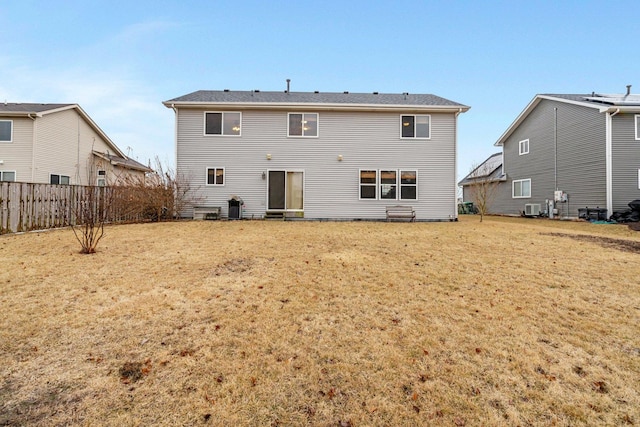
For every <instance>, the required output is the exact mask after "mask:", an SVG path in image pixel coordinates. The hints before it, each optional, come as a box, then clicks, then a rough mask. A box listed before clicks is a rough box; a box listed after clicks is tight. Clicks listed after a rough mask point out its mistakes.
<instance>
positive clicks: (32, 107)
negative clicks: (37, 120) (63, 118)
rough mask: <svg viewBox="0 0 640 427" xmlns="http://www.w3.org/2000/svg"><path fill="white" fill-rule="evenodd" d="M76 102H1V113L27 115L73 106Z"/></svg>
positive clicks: (5, 114)
mask: <svg viewBox="0 0 640 427" xmlns="http://www.w3.org/2000/svg"><path fill="white" fill-rule="evenodd" d="M74 105H75V104H35V103H15V102H10V103H7V102H5V103H0V114H2V115H3V116H9V115H10V116H27V115H29V114H38V113H43V112H46V111H51V110H59V109H64V108H71V107H73V106H74Z"/></svg>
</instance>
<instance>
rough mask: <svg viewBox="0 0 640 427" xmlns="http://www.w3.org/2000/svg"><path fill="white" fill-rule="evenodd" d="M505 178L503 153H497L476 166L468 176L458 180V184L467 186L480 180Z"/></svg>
mask: <svg viewBox="0 0 640 427" xmlns="http://www.w3.org/2000/svg"><path fill="white" fill-rule="evenodd" d="M504 179H505V176H504V174H503V173H502V153H495V154H492V155H491V156H489V158H488V159H487V160H485V161H484V162H482V163H480V164H479V165H478V166H477V167H475V168H474V169H473V170H472V171H471V172H469V174H468V175H467V176H465V177H464V179H462V181H460V182H458V185H460V186H463V187H464V186H465V185H469V184H473V183H474V182H478V181H502V180H504Z"/></svg>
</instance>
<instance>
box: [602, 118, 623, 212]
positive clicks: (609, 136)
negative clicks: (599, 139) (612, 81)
mask: <svg viewBox="0 0 640 427" xmlns="http://www.w3.org/2000/svg"><path fill="white" fill-rule="evenodd" d="M619 112H620V109H619V108H618V109H616V111H614V112H613V113H610V112H609V111H607V115H606V116H605V129H606V130H605V139H606V141H605V177H606V203H607V215H611V214H612V213H613V159H612V157H613V116H615V115H616V114H618V113H619Z"/></svg>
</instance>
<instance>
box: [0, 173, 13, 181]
mask: <svg viewBox="0 0 640 427" xmlns="http://www.w3.org/2000/svg"><path fill="white" fill-rule="evenodd" d="M15 180H16V172H15V171H0V181H8V182H13V181H15Z"/></svg>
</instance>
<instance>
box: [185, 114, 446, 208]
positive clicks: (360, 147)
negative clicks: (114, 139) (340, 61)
mask: <svg viewBox="0 0 640 427" xmlns="http://www.w3.org/2000/svg"><path fill="white" fill-rule="evenodd" d="M204 111H205V110H200V109H184V108H182V109H179V110H178V114H177V126H178V127H177V134H178V137H177V142H176V143H177V154H178V155H177V171H178V173H179V174H180V175H182V176H185V177H186V178H187V179H188V180H189V181H190V183H191V185H192V186H193V187H194V192H193V194H194V195H196V199H197V200H196V201H195V203H194V204H195V205H203V206H220V207H222V216H223V217H224V216H227V210H228V209H227V201H228V199H229V198H230V197H231V196H232V195H237V196H240V197H241V198H242V199H243V200H244V201H245V206H244V209H245V211H244V216H245V217H249V218H251V217H256V218H259V217H262V216H263V215H264V213H265V211H266V199H267V180H263V179H262V174H263V172H264V173H267V175H268V171H269V170H290V171H303V172H304V179H305V187H304V217H305V218H316V219H318V218H327V219H356V218H361V219H383V218H385V206H388V205H395V204H403V205H411V206H413V207H414V208H415V210H416V216H417V218H418V219H422V220H448V219H449V218H453V217H455V216H456V212H455V197H456V186H455V175H454V173H455V141H454V139H455V120H456V119H455V116H454V114H442V113H440V114H437V113H432V114H431V139H428V140H420V139H415V140H407V139H401V138H400V113H381V112H378V113H373V112H322V111H321V112H319V136H318V137H317V138H296V137H287V113H288V112H308V113H313V112H315V111H313V110H312V109H296V110H295V111H260V110H247V111H242V130H241V133H242V136H241V137H233V136H203V114H204ZM230 111H234V110H230ZM407 113H410V111H407ZM420 114H424V113H420ZM267 154H271V160H267ZM339 155H342V156H343V160H342V161H338V156H339ZM207 167H223V168H225V185H224V186H207V185H206V175H205V173H206V168H207ZM385 168H388V169H409V170H417V171H418V200H407V201H401V200H359V191H360V189H359V170H360V169H376V170H380V169H385ZM183 214H184V215H186V216H190V215H191V210H188V211H185V212H184V213H183Z"/></svg>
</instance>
